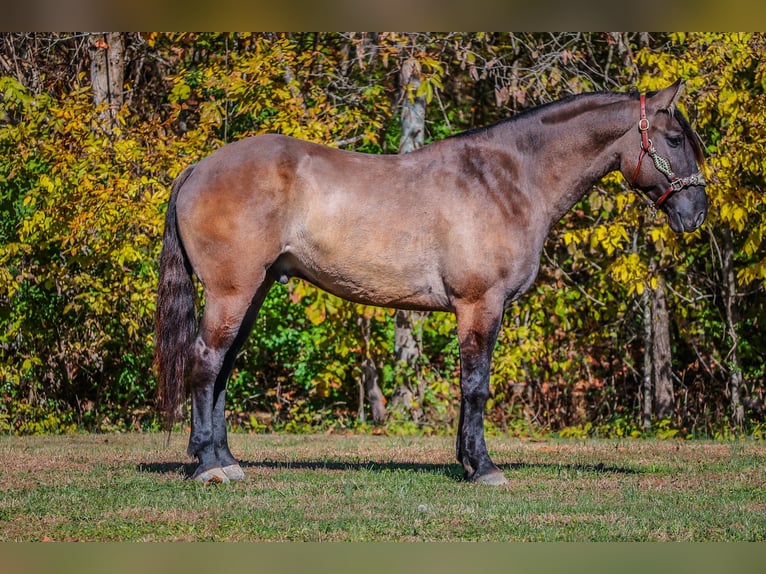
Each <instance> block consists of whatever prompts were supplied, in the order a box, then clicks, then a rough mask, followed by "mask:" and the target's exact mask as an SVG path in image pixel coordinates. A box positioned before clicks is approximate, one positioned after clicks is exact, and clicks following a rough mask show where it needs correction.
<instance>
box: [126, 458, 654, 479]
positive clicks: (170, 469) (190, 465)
mask: <svg viewBox="0 0 766 574" xmlns="http://www.w3.org/2000/svg"><path fill="white" fill-rule="evenodd" d="M239 464H240V466H241V467H242V468H256V469H258V468H259V469H271V470H291V469H294V470H310V471H320V470H330V471H363V470H366V471H371V472H392V471H407V472H424V473H430V474H439V475H444V476H447V477H449V478H451V479H454V480H463V469H462V467H461V466H460V465H459V464H434V463H415V462H372V461H370V462H338V461H319V460H304V461H272V460H263V461H247V460H244V461H240V463H239ZM498 466H499V467H500V470H502V471H503V472H508V471H510V472H513V471H522V470H530V469H537V470H544V471H553V472H556V473H558V474H564V473H568V472H578V473H582V472H584V473H596V474H618V475H619V474H625V475H629V474H641V472H642V471H640V470H637V469H634V468H627V467H622V466H610V465H605V464H603V463H598V464H555V463H526V462H512V463H506V464H498ZM196 467H197V463H195V462H146V463H141V464H138V465H137V467H136V470H138V472H147V473H156V474H168V473H173V474H182V475H183V476H184V477H185V478H191V476H192V474H193V473H194V470H195V468H196Z"/></svg>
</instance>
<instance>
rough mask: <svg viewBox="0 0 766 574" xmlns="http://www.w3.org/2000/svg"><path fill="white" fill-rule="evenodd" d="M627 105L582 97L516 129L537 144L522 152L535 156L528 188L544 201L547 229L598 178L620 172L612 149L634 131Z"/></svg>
mask: <svg viewBox="0 0 766 574" xmlns="http://www.w3.org/2000/svg"><path fill="white" fill-rule="evenodd" d="M626 102H627V100H625V99H621V98H614V97H611V98H610V97H606V96H598V95H593V96H583V97H582V98H581V99H575V100H572V101H569V102H565V103H562V104H561V105H553V106H550V107H549V108H546V109H544V110H542V111H541V112H540V113H539V114H538V115H536V116H532V117H530V118H529V120H528V121H526V122H524V123H523V125H519V130H518V131H519V134H521V132H523V130H525V129H526V130H530V131H533V132H535V139H536V140H537V141H538V147H537V149H536V150H529V151H527V152H526V153H528V154H533V157H532V156H530V157H528V158H527V161H528V162H529V164H528V165H530V166H531V169H530V170H529V173H530V174H532V178H531V180H530V181H528V182H527V185H529V186H530V187H531V190H530V191H531V192H532V193H534V194H535V195H538V194H539V195H540V196H542V199H543V201H542V202H541V203H540V205H542V206H543V207H544V208H545V209H546V210H547V212H548V216H549V218H550V224H551V225H553V224H554V223H556V221H558V220H559V219H560V218H561V217H562V216H563V215H564V214H565V213H566V212H567V211H569V210H570V209H571V208H572V206H573V205H574V204H575V203H577V201H578V200H579V199H580V198H581V197H582V196H583V195H584V194H585V192H586V191H588V190H589V189H590V188H591V187H593V185H595V184H596V183H597V182H598V181H599V180H600V179H601V178H602V177H604V176H605V175H606V174H607V173H609V172H611V171H614V170H615V169H617V168H619V154H618V153H617V151H616V150H617V145H616V144H617V142H618V140H619V139H620V138H622V137H623V136H624V135H625V134H626V133H627V131H628V130H629V129H630V127H631V125H632V110H631V109H630V106H629V105H626ZM637 109H638V108H636V110H637ZM515 137H523V136H521V135H516V136H515ZM527 137H528V136H527ZM636 155H638V152H637V153H636Z"/></svg>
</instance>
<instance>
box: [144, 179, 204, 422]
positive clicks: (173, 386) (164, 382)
mask: <svg viewBox="0 0 766 574" xmlns="http://www.w3.org/2000/svg"><path fill="white" fill-rule="evenodd" d="M193 169H194V166H191V167H188V168H186V169H185V170H184V171H183V172H182V173H181V175H179V176H178V177H177V178H176V180H175V181H174V182H173V187H172V189H171V191H170V201H169V202H168V210H167V213H166V214H165V233H164V236H163V238H162V253H161V255H160V276H159V286H158V288H157V314H156V327H155V342H154V365H155V367H156V369H157V376H158V386H157V392H158V400H157V407H158V409H159V411H160V412H161V413H163V414H164V415H165V424H166V425H167V429H168V430H170V429H171V428H172V426H173V423H175V422H176V420H178V412H179V408H180V406H181V403H182V402H183V401H184V400H185V398H186V383H185V374H186V365H187V363H188V361H189V358H190V357H191V352H192V348H193V345H194V338H195V336H196V333H197V310H196V308H195V304H194V302H195V288H194V283H193V282H192V269H191V265H190V263H189V260H188V259H187V258H186V254H185V252H184V250H183V246H182V245H181V240H180V238H179V236H178V225H177V223H176V200H177V198H178V191H179V190H180V189H181V186H182V185H183V184H184V182H185V181H186V179H187V178H188V177H189V175H190V174H191V172H192V170H193Z"/></svg>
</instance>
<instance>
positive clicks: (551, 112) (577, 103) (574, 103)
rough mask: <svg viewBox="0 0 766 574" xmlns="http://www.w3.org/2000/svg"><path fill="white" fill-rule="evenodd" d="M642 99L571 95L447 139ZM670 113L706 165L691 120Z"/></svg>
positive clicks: (676, 112)
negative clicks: (607, 104) (538, 118)
mask: <svg viewBox="0 0 766 574" xmlns="http://www.w3.org/2000/svg"><path fill="white" fill-rule="evenodd" d="M656 93H657V92H656V91H652V92H647V94H646V95H647V97H650V96H652V95H654V94H656ZM639 96H640V92H638V91H637V90H635V89H631V90H630V91H629V92H587V93H583V94H573V95H571V96H567V97H564V98H562V99H560V100H554V101H552V102H548V103H545V104H542V105H539V106H535V107H532V108H527V109H526V110H523V111H521V112H519V113H517V114H514V115H513V116H511V117H509V118H503V119H501V120H498V121H496V122H494V123H492V124H489V125H486V126H481V127H477V128H472V129H469V130H466V131H463V132H460V133H457V134H453V135H451V136H449V137H448V138H447V139H453V138H464V137H471V136H476V135H482V134H485V133H487V132H488V131H490V130H492V129H494V128H496V127H500V126H502V125H506V124H512V123H514V122H518V121H523V120H524V119H526V118H530V117H534V116H537V115H543V118H542V122H543V123H546V124H552V123H558V122H561V121H565V120H567V119H569V118H571V117H573V116H575V115H577V114H580V113H583V112H585V111H588V110H590V109H595V108H597V107H600V106H602V105H604V104H605V103H610V101H612V102H613V101H617V100H620V99H626V98H628V99H630V100H638V98H639ZM559 108H566V109H559ZM671 113H672V114H673V117H674V118H675V119H676V120H677V121H678V123H679V124H680V126H681V129H682V130H683V132H684V135H685V136H686V139H687V141H688V142H689V145H691V147H692V151H693V152H694V157H695V159H696V160H697V163H699V164H702V163H704V161H705V151H704V148H703V146H702V140H701V139H700V137H699V135H697V132H695V131H694V129H693V128H692V126H691V124H690V123H689V120H687V119H686V117H685V116H684V115H683V113H681V110H679V109H678V107H676V106H673V108H672V112H671Z"/></svg>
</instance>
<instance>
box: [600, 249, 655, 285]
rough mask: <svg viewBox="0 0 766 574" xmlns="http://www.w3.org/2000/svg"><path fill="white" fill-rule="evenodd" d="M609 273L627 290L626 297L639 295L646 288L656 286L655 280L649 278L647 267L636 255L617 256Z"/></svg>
mask: <svg viewBox="0 0 766 574" xmlns="http://www.w3.org/2000/svg"><path fill="white" fill-rule="evenodd" d="M609 273H610V275H611V277H612V279H614V280H615V281H617V282H618V283H620V284H622V285H624V286H625V287H626V288H627V290H628V295H632V294H634V293H635V294H636V295H641V294H642V293H643V292H644V289H645V288H646V286H647V283H648V284H649V285H651V287H652V288H655V287H656V286H657V283H656V279H655V278H654V277H649V267H648V266H647V264H646V263H645V262H644V261H642V260H641V257H640V256H639V255H638V253H626V254H624V255H621V256H619V257H618V258H617V259H616V260H615V262H614V263H613V264H612V266H611V267H610V268H609Z"/></svg>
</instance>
